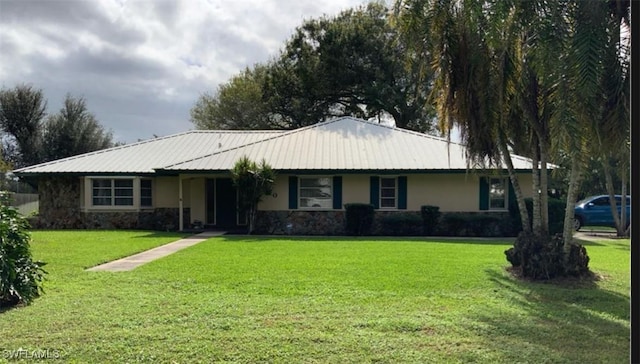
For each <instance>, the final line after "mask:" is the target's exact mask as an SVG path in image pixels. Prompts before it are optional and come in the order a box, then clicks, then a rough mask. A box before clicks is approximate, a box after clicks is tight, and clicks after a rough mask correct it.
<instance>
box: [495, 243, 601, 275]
mask: <svg viewBox="0 0 640 364" xmlns="http://www.w3.org/2000/svg"><path fill="white" fill-rule="evenodd" d="M504 253H505V255H506V258H507V260H508V261H509V263H511V265H512V266H513V267H514V268H517V269H519V271H520V273H521V274H522V276H523V277H527V278H531V279H535V280H547V279H552V278H555V277H560V276H581V275H584V274H586V273H587V272H589V267H588V265H589V256H588V255H587V251H586V249H585V248H584V247H583V246H581V245H572V246H571V250H570V252H569V256H568V257H567V259H566V261H565V254H564V249H563V241H562V235H560V234H556V235H554V236H553V237H551V236H538V235H534V234H532V233H525V232H521V233H520V234H519V235H518V238H517V239H516V241H515V243H514V246H513V247H512V248H509V249H508V250H506V251H505V252H504Z"/></svg>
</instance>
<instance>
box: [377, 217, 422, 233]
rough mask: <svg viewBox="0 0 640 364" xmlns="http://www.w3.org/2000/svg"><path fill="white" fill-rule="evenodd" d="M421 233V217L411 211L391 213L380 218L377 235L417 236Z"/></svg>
mask: <svg viewBox="0 0 640 364" xmlns="http://www.w3.org/2000/svg"><path fill="white" fill-rule="evenodd" d="M421 233H422V218H421V217H420V216H418V215H417V214H411V213H402V212H400V213H392V214H389V215H384V216H382V217H381V218H380V231H379V232H378V235H387V236H418V235H421Z"/></svg>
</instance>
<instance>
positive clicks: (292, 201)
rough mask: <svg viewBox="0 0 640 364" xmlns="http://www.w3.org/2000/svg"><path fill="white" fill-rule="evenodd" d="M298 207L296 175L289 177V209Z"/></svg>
mask: <svg viewBox="0 0 640 364" xmlns="http://www.w3.org/2000/svg"><path fill="white" fill-rule="evenodd" d="M297 208H298V177H295V176H290V177H289V209H291V210H296V209H297Z"/></svg>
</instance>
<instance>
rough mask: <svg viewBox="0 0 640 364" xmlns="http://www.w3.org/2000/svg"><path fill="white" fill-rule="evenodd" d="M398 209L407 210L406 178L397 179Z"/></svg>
mask: <svg viewBox="0 0 640 364" xmlns="http://www.w3.org/2000/svg"><path fill="white" fill-rule="evenodd" d="M398 209H399V210H406V209H407V176H400V177H398Z"/></svg>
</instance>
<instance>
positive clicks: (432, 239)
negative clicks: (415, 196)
mask: <svg viewBox="0 0 640 364" xmlns="http://www.w3.org/2000/svg"><path fill="white" fill-rule="evenodd" d="M216 239H218V240H221V241H226V242H239V241H242V242H251V243H269V242H274V241H291V242H300V243H309V242H318V243H326V242H382V243H384V242H412V243H429V244H434V243H435V244H437V243H445V244H486V245H513V242H514V241H515V237H509V238H499V237H496V238H476V237H442V236H319V235H232V234H227V235H223V236H220V237H217V238H216Z"/></svg>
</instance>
